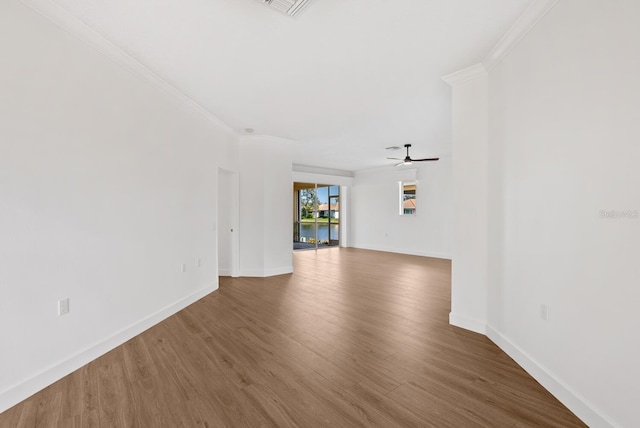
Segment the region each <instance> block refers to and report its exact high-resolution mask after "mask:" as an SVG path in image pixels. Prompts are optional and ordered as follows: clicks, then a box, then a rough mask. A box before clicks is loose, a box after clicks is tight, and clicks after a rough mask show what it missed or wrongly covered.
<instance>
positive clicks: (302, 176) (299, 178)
mask: <svg viewBox="0 0 640 428" xmlns="http://www.w3.org/2000/svg"><path fill="white" fill-rule="evenodd" d="M291 180H292V182H293V183H296V182H298V183H321V184H331V185H338V186H352V185H353V177H345V176H342V175H330V174H318V173H315V172H299V171H293V172H292V173H291Z"/></svg>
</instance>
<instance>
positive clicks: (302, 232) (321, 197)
mask: <svg viewBox="0 0 640 428" xmlns="http://www.w3.org/2000/svg"><path fill="white" fill-rule="evenodd" d="M293 190H294V198H293V199H294V222H293V249H294V250H303V249H317V248H324V247H335V246H338V245H339V244H340V186H336V185H328V184H317V183H294V185H293Z"/></svg>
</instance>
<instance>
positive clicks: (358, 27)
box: [53, 0, 530, 171]
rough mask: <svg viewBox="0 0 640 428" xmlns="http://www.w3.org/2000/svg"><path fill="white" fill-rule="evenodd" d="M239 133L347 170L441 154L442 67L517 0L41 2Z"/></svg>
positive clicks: (490, 37) (453, 67) (486, 38)
mask: <svg viewBox="0 0 640 428" xmlns="http://www.w3.org/2000/svg"><path fill="white" fill-rule="evenodd" d="M53 1H54V2H55V3H57V4H59V5H60V6H62V7H64V8H65V9H66V10H67V11H69V12H70V13H71V14H73V15H75V16H76V17H78V18H79V19H81V20H82V21H84V22H85V23H86V24H88V25H89V26H90V27H92V28H93V29H94V30H96V31H97V32H98V33H100V34H101V35H103V36H104V37H106V38H107V39H108V40H110V41H111V42H113V43H114V44H115V45H116V46H118V47H120V48H121V49H122V50H124V51H125V52H127V53H128V54H129V55H131V56H132V57H133V58H135V59H136V60H137V61H139V62H140V63H142V64H143V65H145V66H146V67H147V68H149V69H150V70H152V71H153V72H155V73H156V74H157V75H158V76H160V77H161V78H162V79H164V80H166V81H167V82H168V83H170V84H171V85H172V86H174V87H175V88H177V89H178V90H179V91H181V92H182V93H184V94H185V95H187V96H188V97H190V98H191V99H193V100H194V101H195V102H197V103H198V104H200V105H201V106H202V107H204V108H205V109H206V110H208V111H209V112H210V113H212V114H213V115H214V116H216V117H218V118H219V119H221V120H222V121H223V122H225V123H226V124H228V125H229V126H230V127H232V128H234V129H236V130H237V131H238V132H239V133H244V131H243V130H244V129H245V128H253V129H255V134H264V135H272V136H278V137H283V138H287V139H292V140H295V141H296V142H297V143H296V145H295V146H296V149H295V154H294V163H296V164H300V165H311V166H317V167H325V168H332V169H343V170H347V171H356V170H360V169H365V168H371V167H376V166H383V165H387V164H393V161H388V160H386V159H385V158H386V157H387V156H390V155H391V156H398V157H402V154H403V153H402V152H394V153H389V152H388V151H385V147H388V146H394V145H397V146H402V145H403V144H405V143H412V144H413V148H412V156H413V157H430V156H440V157H445V156H449V155H450V153H451V148H450V146H451V136H450V130H451V124H450V121H451V119H450V117H451V114H450V108H451V102H450V89H449V87H448V86H447V85H446V84H445V83H444V82H443V81H442V80H441V77H442V76H443V75H445V74H448V73H451V72H454V71H457V70H459V69H461V68H464V67H467V66H470V65H473V64H476V63H478V62H480V61H481V60H482V59H483V57H484V56H485V55H486V54H487V53H488V52H489V50H490V49H491V48H492V47H493V46H494V45H495V44H496V43H497V42H498V40H499V39H500V37H501V36H502V35H503V34H504V33H505V32H506V31H507V30H508V28H509V27H510V26H511V25H512V24H513V23H514V22H515V21H516V19H517V18H518V16H519V15H521V14H522V13H523V12H524V10H525V9H526V7H527V6H528V4H529V3H530V0H394V1H388V0H387V1H383V0H311V2H310V4H309V5H308V6H307V7H306V9H305V10H304V11H303V12H302V13H301V14H300V15H299V16H297V17H295V18H292V17H290V16H288V15H285V14H283V13H280V12H278V11H276V10H274V9H272V8H269V7H267V6H265V5H263V4H261V2H260V1H259V0H180V1H175V0H155V1H140V0H138V1H132V0H110V1H104V0H53Z"/></svg>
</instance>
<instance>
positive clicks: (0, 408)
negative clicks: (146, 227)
mask: <svg viewBox="0 0 640 428" xmlns="http://www.w3.org/2000/svg"><path fill="white" fill-rule="evenodd" d="M217 289H218V284H217V283H216V284H215V285H213V286H211V287H205V288H202V289H200V290H198V291H196V292H194V293H192V294H190V295H188V296H186V297H185V298H183V299H180V300H179V301H177V302H175V303H173V304H171V305H169V306H167V307H165V308H164V309H161V310H159V311H158V312H156V313H154V314H151V315H149V316H148V317H146V318H144V319H142V320H140V321H138V322H136V323H134V324H132V325H130V326H129V327H126V328H124V329H122V330H120V331H118V332H116V333H114V334H113V335H112V336H110V337H107V338H106V339H104V340H102V341H100V342H99V343H97V344H96V345H93V346H91V347H89V348H87V349H85V350H84V351H81V352H79V353H77V354H75V355H73V356H71V357H69V358H68V359H66V360H64V361H62V362H61V363H58V364H56V365H54V366H52V367H50V368H48V369H45V370H43V371H41V372H40V373H37V374H35V375H33V376H32V377H30V378H28V379H26V380H25V381H23V382H21V383H19V384H18V385H15V386H13V387H10V388H9V389H6V390H4V391H2V392H0V413H2V412H4V411H5V410H7V409H9V408H11V407H13V406H15V405H16V404H18V403H20V402H21V401H23V400H25V399H27V398H29V397H30V396H32V395H33V394H35V393H36V392H38V391H40V390H42V389H44V388H46V387H47V386H49V385H51V384H52V383H54V382H57V381H58V380H60V379H62V378H63V377H65V376H67V375H68V374H70V373H72V372H74V371H76V370H78V369H79V368H80V367H82V366H84V365H86V364H88V363H90V362H91V361H93V360H95V359H96V358H98V357H100V356H101V355H104V354H106V353H107V352H109V351H111V350H112V349H114V348H116V347H118V346H120V345H122V344H123V343H125V342H126V341H128V340H130V339H131V338H133V337H135V336H137V335H139V334H140V333H142V332H143V331H145V330H147V329H149V328H151V327H153V326H154V325H156V324H158V323H159V322H161V321H162V320H164V319H166V318H168V317H170V316H171V315H173V314H175V313H176V312H179V311H181V310H182V309H184V308H186V307H187V306H189V305H190V304H192V303H194V302H196V301H198V300H199V299H201V298H203V297H204V296H206V295H207V294H209V293H211V292H213V291H215V290H217Z"/></svg>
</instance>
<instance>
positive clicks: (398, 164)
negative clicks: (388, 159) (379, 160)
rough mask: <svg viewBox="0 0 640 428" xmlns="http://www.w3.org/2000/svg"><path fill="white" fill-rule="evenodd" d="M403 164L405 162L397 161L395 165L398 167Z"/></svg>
mask: <svg viewBox="0 0 640 428" xmlns="http://www.w3.org/2000/svg"><path fill="white" fill-rule="evenodd" d="M402 165H404V162H400V163H397V164H395V165H394V166H396V167H397V166H402Z"/></svg>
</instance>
